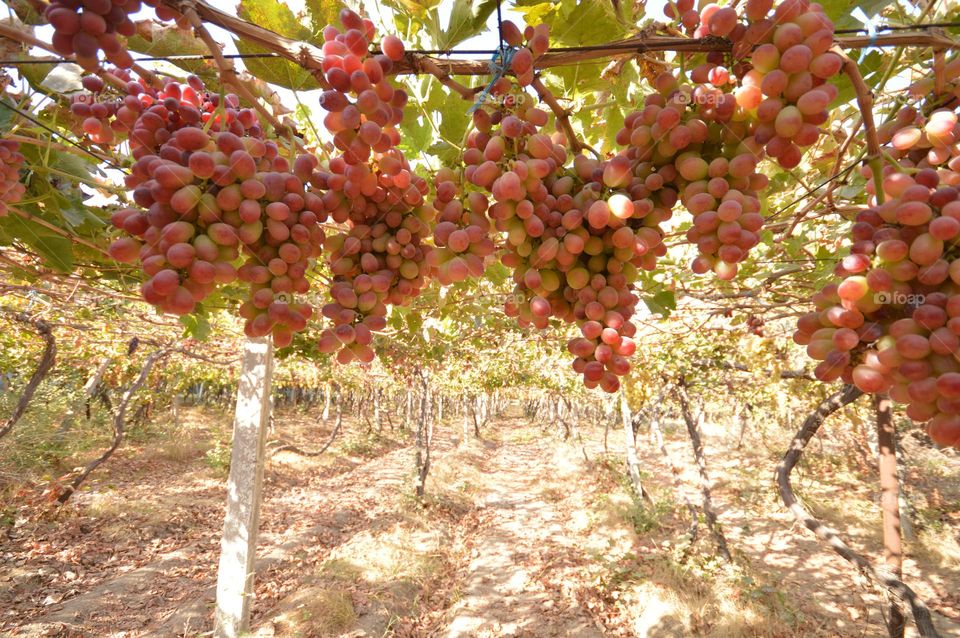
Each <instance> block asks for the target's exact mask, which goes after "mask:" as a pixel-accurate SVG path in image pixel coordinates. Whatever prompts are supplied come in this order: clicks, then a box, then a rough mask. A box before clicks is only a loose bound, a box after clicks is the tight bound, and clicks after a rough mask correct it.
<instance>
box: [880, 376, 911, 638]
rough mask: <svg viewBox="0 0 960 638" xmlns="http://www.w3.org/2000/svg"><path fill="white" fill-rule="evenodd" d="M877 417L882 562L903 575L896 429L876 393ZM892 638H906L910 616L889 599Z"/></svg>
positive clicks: (882, 398)
mask: <svg viewBox="0 0 960 638" xmlns="http://www.w3.org/2000/svg"><path fill="white" fill-rule="evenodd" d="M873 405H874V409H875V411H876V416H877V443H878V444H879V445H878V447H879V448H880V450H879V451H880V462H879V467H880V509H881V511H882V512H883V562H884V563H886V565H887V568H888V569H889V570H890V572H891V573H892V574H893V575H894V576H895V577H896V578H897V579H899V578H901V577H902V576H903V543H902V539H901V536H900V500H899V495H900V483H899V480H898V478H897V445H896V436H897V433H896V430H895V429H894V427H893V413H892V410H891V409H890V399H889V398H887V397H886V396H885V395H878V394H875V395H873ZM886 620H887V633H888V634H889V635H890V638H903V635H904V632H905V631H906V626H907V619H906V617H905V615H904V610H903V608H902V607H901V605H900V603H899V602H898V601H896V600H893V599H891V600H890V607H889V609H888V613H887V614H886Z"/></svg>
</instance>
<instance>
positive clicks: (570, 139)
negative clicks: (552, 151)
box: [530, 77, 603, 160]
mask: <svg viewBox="0 0 960 638" xmlns="http://www.w3.org/2000/svg"><path fill="white" fill-rule="evenodd" d="M530 86H532V87H533V89H534V90H535V91H536V92H537V95H539V96H540V99H541V100H542V101H543V102H545V103H546V105H547V106H549V107H550V110H551V111H553V114H554V116H555V117H556V118H557V126H558V127H559V128H561V129H563V133H564V135H566V136H567V143H569V144H570V150H572V151H573V154H574V155H577V154H578V153H580V152H581V151H583V150H588V151H590V152H591V153H593V155H594V156H595V157H596V158H597V159H598V160H602V159H603V157H602V156H601V155H600V153H599V152H597V150H596V149H595V148H593V147H592V146H590V145H589V144H587V143H585V142H583V141H581V140H580V138H578V137H577V134H576V132H575V131H574V130H573V124H572V123H571V122H570V111H568V110H566V109H564V108H563V107H562V106H560V103H559V102H557V98H556V97H554V95H553V93H551V92H550V89H548V88H547V87H546V86H545V85H544V84H543V82H541V81H540V78H539V77H535V78H533V81H532V82H531V83H530Z"/></svg>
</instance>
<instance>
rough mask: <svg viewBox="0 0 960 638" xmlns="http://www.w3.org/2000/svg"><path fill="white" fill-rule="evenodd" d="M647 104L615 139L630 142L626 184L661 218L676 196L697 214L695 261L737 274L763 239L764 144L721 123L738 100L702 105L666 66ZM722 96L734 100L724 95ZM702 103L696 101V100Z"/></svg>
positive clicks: (701, 269) (728, 275)
mask: <svg viewBox="0 0 960 638" xmlns="http://www.w3.org/2000/svg"><path fill="white" fill-rule="evenodd" d="M654 84H655V86H656V87H658V88H659V91H658V92H657V93H652V94H650V95H648V96H647V97H646V98H645V101H644V108H643V109H642V110H640V111H636V112H633V113H631V114H629V115H628V116H627V117H626V118H625V119H624V128H623V129H621V130H620V131H619V132H618V133H617V138H616V140H617V142H618V143H620V144H623V145H625V146H626V147H627V149H626V151H625V152H624V153H623V157H624V158H625V159H626V160H627V161H628V165H629V176H630V180H631V184H630V188H629V192H630V195H631V197H633V199H634V200H637V201H636V202H635V205H639V206H640V207H641V209H643V210H649V211H652V212H653V214H654V216H655V217H654V219H656V220H657V223H660V222H662V221H665V220H667V219H669V218H670V216H671V215H672V212H671V211H672V209H673V207H674V206H675V205H676V204H677V203H678V201H679V202H680V203H681V204H683V206H684V207H685V208H686V209H687V210H688V211H689V212H690V213H691V214H692V215H693V225H692V226H691V228H690V229H689V230H688V231H687V239H688V240H689V241H690V242H691V243H694V244H696V246H697V248H698V250H699V253H700V255H699V256H698V257H697V258H696V259H695V260H694V262H693V264H692V269H693V271H694V272H695V273H697V274H703V273H705V272H708V271H710V270H713V271H714V272H715V273H716V274H717V276H718V277H719V278H720V279H732V278H733V277H734V276H735V275H736V273H737V268H738V267H737V264H738V263H739V262H740V261H742V260H743V259H744V258H745V257H746V256H747V253H748V251H749V250H750V249H751V248H752V247H754V246H755V245H756V244H757V243H758V242H759V235H758V233H759V230H760V228H761V227H762V225H763V217H762V216H761V215H760V199H759V196H758V192H759V191H761V190H763V189H764V188H765V187H766V185H767V181H768V180H767V178H766V176H764V175H762V174H760V173H757V172H756V171H757V165H758V158H761V157H763V152H762V151H761V150H760V149H758V148H757V147H756V145H755V144H754V142H753V140H752V138H750V137H749V136H747V137H743V133H744V131H742V130H738V129H737V128H735V127H732V126H729V125H727V124H725V123H724V120H725V119H727V118H729V117H730V114H731V113H732V112H733V108H735V105H731V106H730V108H729V111H728V109H727V107H725V106H723V107H721V106H720V104H719V103H716V102H713V103H712V104H714V107H713V108H712V109H709V110H708V109H704V108H703V105H704V104H705V102H704V101H703V100H701V99H698V90H699V89H700V88H702V87H696V88H691V87H690V86H689V85H680V84H678V82H677V80H676V78H674V77H673V76H672V75H670V74H664V75H662V76H660V77H658V78H657V79H656V80H655V83H654ZM725 103H730V101H727V102H725ZM698 105H699V106H698Z"/></svg>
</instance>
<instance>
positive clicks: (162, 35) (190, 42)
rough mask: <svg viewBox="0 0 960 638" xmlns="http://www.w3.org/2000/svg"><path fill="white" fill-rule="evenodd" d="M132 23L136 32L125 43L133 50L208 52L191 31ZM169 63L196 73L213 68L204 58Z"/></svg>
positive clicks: (157, 54)
mask: <svg viewBox="0 0 960 638" xmlns="http://www.w3.org/2000/svg"><path fill="white" fill-rule="evenodd" d="M136 26H137V32H136V34H135V35H133V36H131V37H129V38H127V47H128V48H129V49H130V50H132V51H136V52H137V53H142V54H144V55H146V56H149V57H153V58H162V57H164V56H167V55H207V54H209V53H210V51H208V50H207V47H206V45H204V44H203V42H202V41H201V40H200V39H199V38H196V37H194V35H193V32H192V31H189V30H187V29H180V28H177V27H175V26H166V25H162V24H158V23H156V22H154V21H152V20H141V21H138V22H137V23H136ZM173 64H176V65H177V66H178V67H180V68H181V69H184V70H186V71H188V72H190V73H196V74H198V75H201V74H204V75H209V74H210V73H212V72H213V66H212V63H211V62H208V61H203V60H177V61H176V62H173ZM77 68H79V67H77Z"/></svg>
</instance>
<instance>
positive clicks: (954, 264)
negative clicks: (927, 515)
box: [794, 108, 960, 447]
mask: <svg viewBox="0 0 960 638" xmlns="http://www.w3.org/2000/svg"><path fill="white" fill-rule="evenodd" d="M882 135H883V138H884V139H885V140H886V141H888V142H889V143H890V145H891V146H890V148H889V154H894V155H897V156H898V158H899V159H898V161H899V164H898V165H897V166H886V167H884V169H883V171H882V182H881V183H880V184H879V185H878V184H876V183H874V182H873V180H872V174H871V171H870V169H869V168H865V169H864V175H865V176H866V177H868V178H870V179H869V181H868V188H867V190H868V192H870V193H872V194H873V195H874V196H875V197H874V202H875V203H874V205H873V206H872V207H871V208H870V209H868V210H866V211H864V212H861V213H860V214H859V215H858V216H857V219H856V223H855V224H854V225H853V227H852V229H851V240H852V244H851V254H850V255H848V256H846V257H844V258H843V260H842V261H841V262H840V263H839V264H838V265H837V269H836V274H837V276H838V277H840V279H841V280H840V281H839V283H832V284H829V285H828V286H826V287H825V288H824V289H823V290H822V291H820V293H818V294H817V295H816V296H815V297H814V302H815V304H816V308H817V310H816V311H814V312H811V313H809V314H807V315H805V316H803V317H801V318H800V320H799V321H798V324H797V331H796V333H795V334H794V339H795V341H796V342H797V343H799V344H801V345H805V346H806V347H807V353H808V354H809V355H810V356H811V357H812V358H814V359H816V360H819V361H821V363H820V364H819V365H818V366H817V368H816V374H817V377H818V378H820V379H822V380H825V381H832V380H834V379H838V378H841V379H843V380H844V381H846V382H848V383H854V384H856V385H857V387H859V388H860V389H861V390H863V391H864V392H889V394H890V397H891V398H892V399H894V400H895V401H897V402H900V403H904V404H906V405H907V409H906V411H907V415H908V416H909V417H910V418H911V419H913V420H914V421H917V422H927V431H928V432H929V434H930V436H931V438H932V439H933V440H934V441H936V442H937V443H940V444H942V445H953V446H955V447H960V363H958V361H960V359H958V355H960V251H958V249H957V247H956V242H957V239H958V238H960V172H958V171H957V170H956V169H955V164H956V162H955V159H956V158H957V156H958V155H960V149H958V147H957V140H958V139H960V125H958V121H957V115H956V114H955V113H953V112H952V111H946V110H939V111H934V112H933V113H931V114H930V115H929V117H926V118H924V117H922V116H920V115H919V114H918V112H917V111H915V110H913V109H912V108H908V109H904V110H902V111H901V112H900V113H898V114H897V116H896V117H895V118H894V119H892V120H891V121H890V123H889V124H888V125H887V126H886V127H885V128H884V130H883V132H882ZM880 194H882V197H877V196H878V195H880Z"/></svg>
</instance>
